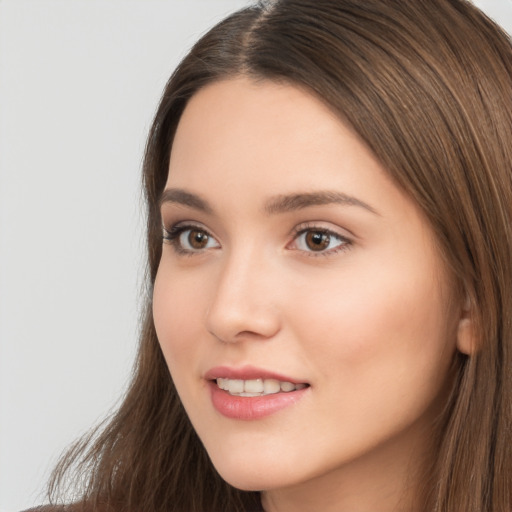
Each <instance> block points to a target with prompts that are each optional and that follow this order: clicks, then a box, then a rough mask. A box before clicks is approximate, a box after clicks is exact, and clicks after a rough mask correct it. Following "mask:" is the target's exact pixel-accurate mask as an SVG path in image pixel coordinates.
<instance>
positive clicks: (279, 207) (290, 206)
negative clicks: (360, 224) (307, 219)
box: [265, 190, 380, 215]
mask: <svg viewBox="0 0 512 512" xmlns="http://www.w3.org/2000/svg"><path fill="white" fill-rule="evenodd" d="M329 204H341V205H344V206H358V207H360V208H364V209H365V210H368V211H369V212H371V213H373V214H375V215H380V214H379V213H378V212H377V210H375V208H373V207H372V206H370V205H369V204H367V203H365V202H364V201H361V200H360V199H357V198H356V197H353V196H349V195H347V194H343V193H342V192H335V191H330V190H327V191H318V192H306V193H301V194H289V195H278V196H276V197H273V198H271V199H269V200H268V201H267V202H266V204H265V212H266V213H268V214H277V213H287V212H293V211H297V210H302V209H303V208H308V207H310V206H323V205H329Z"/></svg>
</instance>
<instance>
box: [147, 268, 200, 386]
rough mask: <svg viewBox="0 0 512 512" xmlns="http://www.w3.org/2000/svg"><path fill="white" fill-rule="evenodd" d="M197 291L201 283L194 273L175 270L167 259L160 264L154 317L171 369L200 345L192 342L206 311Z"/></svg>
mask: <svg viewBox="0 0 512 512" xmlns="http://www.w3.org/2000/svg"><path fill="white" fill-rule="evenodd" d="M197 290H201V282H200V281H198V280H197V279H196V278H195V277H194V276H193V275H190V276H187V275H180V274H179V273H176V272H173V271H172V269H171V268H170V265H168V264H166V263H165V261H163V262H162V263H161V264H160V267H159V268H158V273H157V276H156V280H155V286H154V291H153V319H154V323H155V329H156V333H157V337H158V341H159V343H160V346H161V348H162V351H163V353H164V356H165V359H166V361H167V364H168V366H169V369H171V371H172V370H173V366H179V364H178V363H179V362H180V361H182V360H183V359H185V358H192V357H193V354H194V352H195V350H196V348H197V347H196V346H195V345H194V343H191V341H192V340H198V339H199V337H198V336H197V335H196V332H197V331H198V330H199V329H200V327H201V322H200V318H201V315H202V314H203V313H202V312H203V310H204V308H203V307H202V304H201V302H200V300H201V296H202V294H201V293H197ZM173 373H174V372H173ZM173 376H174V375H173Z"/></svg>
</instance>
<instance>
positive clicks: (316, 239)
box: [304, 231, 331, 251]
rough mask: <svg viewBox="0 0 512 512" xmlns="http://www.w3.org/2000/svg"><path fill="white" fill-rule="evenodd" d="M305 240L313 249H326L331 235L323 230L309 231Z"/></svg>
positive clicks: (309, 247)
mask: <svg viewBox="0 0 512 512" xmlns="http://www.w3.org/2000/svg"><path fill="white" fill-rule="evenodd" d="M304 241H305V243H306V246H307V247H308V249H310V250H311V251H324V250H325V249H327V247H329V244H330V242H331V237H330V236H329V235H328V234H327V233H323V232H322V231H308V232H307V233H306V236H305V239H304Z"/></svg>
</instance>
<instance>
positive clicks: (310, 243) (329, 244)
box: [288, 227, 352, 256]
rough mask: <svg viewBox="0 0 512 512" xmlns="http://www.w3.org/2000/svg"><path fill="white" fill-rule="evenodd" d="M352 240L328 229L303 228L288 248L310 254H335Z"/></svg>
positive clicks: (347, 246) (346, 247)
mask: <svg viewBox="0 0 512 512" xmlns="http://www.w3.org/2000/svg"><path fill="white" fill-rule="evenodd" d="M351 245H352V242H351V241H350V240H349V239H348V238H346V237H344V236H343V235H340V234H339V233H336V232H335V231H331V230H330V229H322V228H315V227H311V228H305V229H302V230H301V231H299V232H298V233H297V234H296V235H295V238H294V239H293V241H292V243H291V244H290V245H288V248H290V249H295V250H298V251H303V252H305V253H309V255H310V256H312V255H320V254H325V255H328V254H335V253H337V252H339V251H341V250H343V249H348V248H349V247H350V246H351Z"/></svg>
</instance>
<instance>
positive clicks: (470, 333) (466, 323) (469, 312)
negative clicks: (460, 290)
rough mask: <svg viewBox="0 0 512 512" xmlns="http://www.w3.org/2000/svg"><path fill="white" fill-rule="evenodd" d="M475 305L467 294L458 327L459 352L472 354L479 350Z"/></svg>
mask: <svg viewBox="0 0 512 512" xmlns="http://www.w3.org/2000/svg"><path fill="white" fill-rule="evenodd" d="M473 317H474V306H472V305H471V301H470V299H469V296H467V295H466V300H465V301H464V307H463V308H462V310H461V314H460V319H459V325H458V327H457V349H458V350H459V352H462V353H463V354H466V355H467V356H472V355H474V354H475V353H476V351H477V343H476V336H475V322H474V319H473Z"/></svg>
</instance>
